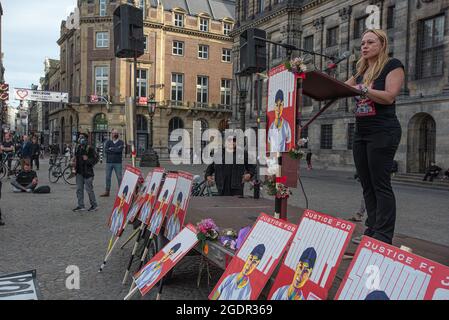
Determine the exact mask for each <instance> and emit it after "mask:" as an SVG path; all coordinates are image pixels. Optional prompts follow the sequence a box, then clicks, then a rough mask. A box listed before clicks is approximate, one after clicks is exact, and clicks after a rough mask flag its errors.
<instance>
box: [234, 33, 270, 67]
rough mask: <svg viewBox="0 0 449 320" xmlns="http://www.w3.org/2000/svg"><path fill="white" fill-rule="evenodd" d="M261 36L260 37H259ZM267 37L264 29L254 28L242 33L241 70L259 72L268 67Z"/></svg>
mask: <svg viewBox="0 0 449 320" xmlns="http://www.w3.org/2000/svg"><path fill="white" fill-rule="evenodd" d="M258 38H259V39H258ZM266 38H267V33H266V32H265V31H264V30H260V29H256V28H252V29H248V30H245V31H244V32H243V33H242V34H241V35H240V72H241V73H248V74H249V73H257V72H264V71H265V70H266V69H267V44H266V42H265V41H263V39H266Z"/></svg>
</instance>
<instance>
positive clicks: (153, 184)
mask: <svg viewBox="0 0 449 320" xmlns="http://www.w3.org/2000/svg"><path fill="white" fill-rule="evenodd" d="M164 175H165V169H163V168H156V169H154V170H153V174H152V175H151V180H150V184H149V187H148V188H147V192H146V194H145V197H144V200H143V205H142V208H141V209H140V215H139V218H138V219H139V221H140V222H142V223H144V224H145V225H148V224H149V223H150V218H151V212H152V211H153V208H154V205H155V204H156V200H157V197H158V195H159V190H160V188H161V184H162V180H163V179H164Z"/></svg>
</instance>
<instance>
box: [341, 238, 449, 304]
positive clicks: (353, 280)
mask: <svg viewBox="0 0 449 320" xmlns="http://www.w3.org/2000/svg"><path fill="white" fill-rule="evenodd" d="M335 299H336V300H449V268H448V267H446V266H443V265H441V264H439V263H436V262H434V261H431V260H429V259H426V258H423V257H420V256H417V255H415V254H412V253H408V252H406V251H404V250H401V249H399V248H396V247H393V246H391V245H388V244H385V243H383V242H380V241H378V240H375V239H372V238H370V237H366V236H365V237H363V238H362V242H361V243H360V245H359V247H358V249H357V252H356V254H355V256H354V260H353V261H352V263H351V265H350V266H349V269H348V271H347V273H346V276H345V277H344V279H343V282H342V283H341V286H340V288H339V290H338V292H337V295H336V296H335Z"/></svg>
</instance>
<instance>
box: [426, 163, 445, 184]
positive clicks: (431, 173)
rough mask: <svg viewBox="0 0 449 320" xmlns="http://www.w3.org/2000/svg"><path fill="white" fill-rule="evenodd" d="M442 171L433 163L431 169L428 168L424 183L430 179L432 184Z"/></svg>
mask: <svg viewBox="0 0 449 320" xmlns="http://www.w3.org/2000/svg"><path fill="white" fill-rule="evenodd" d="M441 170H442V169H441V168H440V167H439V166H437V165H436V164H435V162H432V163H431V164H430V167H429V168H427V171H426V175H425V176H424V179H423V181H427V178H428V177H430V182H432V181H433V179H435V178H436V177H438V175H439V174H440V172H441Z"/></svg>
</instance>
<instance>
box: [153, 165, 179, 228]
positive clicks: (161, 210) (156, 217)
mask: <svg viewBox="0 0 449 320" xmlns="http://www.w3.org/2000/svg"><path fill="white" fill-rule="evenodd" d="M177 181H178V174H177V173H169V174H168V175H167V177H166V178H165V182H164V185H163V186H162V189H161V192H160V193H159V198H158V200H157V202H156V204H155V205H154V208H153V213H152V216H151V219H150V224H149V226H148V229H149V230H150V231H151V233H152V234H153V235H155V236H157V235H159V233H160V232H161V228H162V223H163V222H164V219H165V216H166V215H167V212H168V208H169V206H170V204H171V203H172V201H173V195H174V193H175V189H176V184H177Z"/></svg>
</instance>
